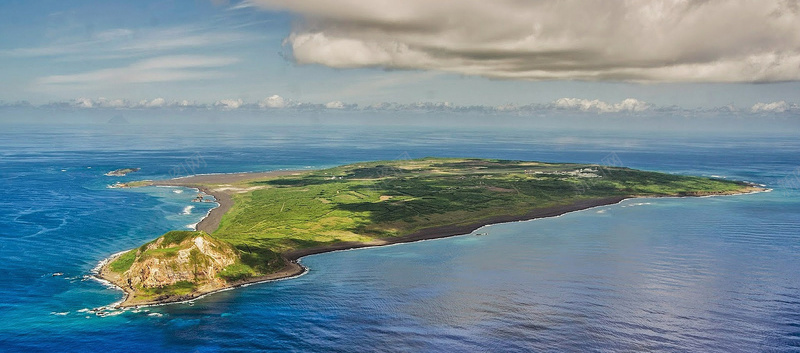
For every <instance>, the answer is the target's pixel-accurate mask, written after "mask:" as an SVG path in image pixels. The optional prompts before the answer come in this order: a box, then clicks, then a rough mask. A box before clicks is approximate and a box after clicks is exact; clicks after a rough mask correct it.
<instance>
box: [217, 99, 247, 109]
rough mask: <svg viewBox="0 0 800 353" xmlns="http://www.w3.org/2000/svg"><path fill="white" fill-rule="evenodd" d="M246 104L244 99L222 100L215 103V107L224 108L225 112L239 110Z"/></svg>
mask: <svg viewBox="0 0 800 353" xmlns="http://www.w3.org/2000/svg"><path fill="white" fill-rule="evenodd" d="M243 104H244V101H242V99H241V98H240V99H221V100H218V101H216V102H215V103H214V106H215V107H218V108H222V109H223V110H233V109H239V107H241V106H242V105H243Z"/></svg>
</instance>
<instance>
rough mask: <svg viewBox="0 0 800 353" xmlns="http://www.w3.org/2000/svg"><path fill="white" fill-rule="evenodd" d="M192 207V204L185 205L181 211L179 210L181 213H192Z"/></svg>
mask: <svg viewBox="0 0 800 353" xmlns="http://www.w3.org/2000/svg"><path fill="white" fill-rule="evenodd" d="M193 209H194V206H186V207H184V208H183V212H181V214H192V210H193Z"/></svg>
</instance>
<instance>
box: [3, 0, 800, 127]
mask: <svg viewBox="0 0 800 353" xmlns="http://www.w3.org/2000/svg"><path fill="white" fill-rule="evenodd" d="M0 33H2V35H0V67H2V68H3V69H2V70H0V82H2V83H3V84H2V85H0V104H6V105H9V104H19V102H29V103H31V104H33V105H45V104H53V103H59V102H66V103H69V104H70V105H72V106H77V107H84V108H91V107H105V108H131V107H139V108H142V107H151V108H165V107H187V106H205V107H219V108H222V109H238V108H240V107H244V106H248V105H249V106H252V107H260V108H264V109H278V108H286V107H293V106H295V107H296V106H298V105H302V104H314V105H316V106H318V107H321V108H326V109H343V108H345V109H346V108H352V109H364V108H366V107H387V106H391V107H395V108H397V107H400V108H401V109H402V108H403V107H412V106H419V105H420V104H427V105H433V106H436V105H440V106H463V107H468V106H486V107H493V109H504V108H503V107H515V106H516V107H519V106H526V105H539V106H547V107H555V108H560V109H575V110H584V111H594V112H601V113H602V112H619V111H631V112H636V111H642V110H647V109H654V107H679V108H681V109H719V108H723V107H727V108H730V109H738V110H743V111H750V112H762V111H768V112H775V111H777V112H797V113H798V114H800V107H798V104H800V3H799V2H797V1H795V0H774V1H763V0H761V1H755V0H741V1H735V2H734V1H723V0H702V1H701V0H696V1H695V0H660V1H659V0H654V1H634V0H620V1H595V2H587V1H579V0H562V1H524V0H494V1H490V2H487V1H485V0H484V1H478V0H439V1H428V0H404V1H398V0H371V1H361V0H304V1H297V0H250V1H234V0H231V1H222V0H218V1H205V0H194V1H188V0H187V1H147V0H141V1H15V0H5V1H3V2H0ZM387 103H394V105H389V104H387Z"/></svg>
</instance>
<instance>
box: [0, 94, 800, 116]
mask: <svg viewBox="0 0 800 353" xmlns="http://www.w3.org/2000/svg"><path fill="white" fill-rule="evenodd" d="M0 107H31V108H57V109H110V110H142V109H176V110H219V111H235V110H249V111H258V110H261V111H270V110H294V111H325V110H337V111H376V112H377V111H395V112H399V111H408V112H460V113H485V114H501V113H502V114H539V113H547V112H572V113H576V114H595V115H602V114H627V115H637V114H646V113H650V112H655V113H658V112H661V113H664V112H671V113H676V114H684V113H697V112H712V113H732V114H748V113H749V114H764V113H785V114H798V115H800V106H798V105H797V104H794V103H787V102H785V101H778V102H770V103H756V104H754V105H753V106H752V107H750V108H749V109H747V108H743V109H740V108H737V107H735V106H733V105H727V106H724V107H716V108H698V109H686V108H681V107H677V106H657V105H654V104H651V103H648V102H644V101H641V100H638V99H635V98H627V99H624V100H622V101H620V102H605V101H601V100H599V99H583V98H559V99H556V100H554V101H552V102H550V103H546V104H527V105H515V104H504V105H498V106H489V105H470V106H463V105H455V104H452V103H450V102H416V103H406V104H402V103H394V102H381V103H375V104H370V105H364V106H359V105H358V104H351V103H346V102H342V101H330V102H327V103H308V102H298V101H295V100H291V99H287V98H284V97H281V96H279V95H272V96H269V97H266V98H264V99H261V100H259V101H257V102H252V103H251V102H246V101H244V100H243V99H241V98H228V99H220V100H217V101H215V102H214V103H211V104H206V103H198V102H195V101H188V100H174V101H170V100H167V99H164V98H161V97H159V98H154V99H151V100H148V99H145V100H140V101H128V100H124V99H108V98H102V97H101V98H96V99H92V98H78V99H75V100H72V101H69V102H53V103H49V104H43V105H40V106H34V105H31V104H30V103H28V102H16V103H7V104H2V103H0Z"/></svg>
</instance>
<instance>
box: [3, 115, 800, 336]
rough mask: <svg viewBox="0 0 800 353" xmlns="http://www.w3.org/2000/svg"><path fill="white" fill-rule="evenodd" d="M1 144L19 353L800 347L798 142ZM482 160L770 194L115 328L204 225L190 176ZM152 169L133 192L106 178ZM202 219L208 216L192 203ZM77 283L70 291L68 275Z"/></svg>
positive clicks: (260, 294) (375, 260) (122, 133)
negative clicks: (183, 182) (140, 264)
mask: <svg viewBox="0 0 800 353" xmlns="http://www.w3.org/2000/svg"><path fill="white" fill-rule="evenodd" d="M2 130H3V131H2V133H0V186H2V187H0V351H23V352H38V351H101V352H111V351H126V352H156V351H165V352H216V351H226V352H229V351H252V350H273V351H281V352H283V351H315V352H371V351H379V352H397V351H410V352H428V351H438V352H460V351H487V352H489V351H534V352H535V351H542V352H564V351H575V352H587V351H603V352H607V351H620V352H640V351H661V352H678V351H694V352H760V351H763V352H798V351H800V173H798V172H797V168H798V167H799V166H800V139H798V134H797V133H796V132H793V131H783V132H778V133H771V134H755V133H752V134H751V133H747V132H741V133H725V134H716V135H715V134H711V135H709V134H707V133H692V134H681V133H658V132H650V133H646V132H639V133H622V132H613V131H606V132H591V131H579V130H553V129H551V130H540V129H534V128H513V129H512V128H499V127H498V128H486V127H483V128H480V129H478V128H475V129H469V128H462V129H444V128H409V127H404V128H399V127H379V126H332V125H324V124H319V125H310V126H309V125H307V126H269V125H252V126H227V127H223V126H221V125H220V126H212V127H208V126H204V127H199V128H190V127H187V126H147V125H136V124H131V125H129V126H124V127H121V126H108V125H61V126H53V125H41V124H40V125H15V124H6V125H4V126H2ZM424 156H461V157H463V156H472V157H491V158H505V159H526V160H544V161H570V162H587V163H602V161H604V160H606V161H608V160H609V159H608V157H609V156H611V157H614V158H615V159H614V160H615V161H618V162H619V163H622V164H623V165H625V166H628V167H632V168H639V169H647V170H656V171H664V172H670V173H679V174H693V175H706V176H711V175H717V176H721V177H727V178H732V179H740V180H748V181H753V182H757V183H763V184H766V185H768V186H769V187H772V188H774V189H775V190H774V191H773V192H770V193H761V194H753V195H740V196H730V197H713V198H691V199H689V198H687V199H638V200H628V201H625V202H623V203H621V204H619V205H613V206H606V207H601V208H595V209H590V210H584V211H580V212H575V213H572V214H568V215H564V216H562V217H558V218H550V219H541V220H535V221H529V222H520V223H511V224H501V225H493V226H489V227H486V228H484V229H483V230H481V232H488V233H489V235H488V236H482V237H476V236H469V235H467V236H461V237H453V238H448V239H441V240H434V241H424V242H418V243H413V244H404V245H397V246H390V247H384V248H373V249H363V250H356V251H346V252H336V253H328V254H322V255H316V256H311V257H307V258H304V259H303V260H302V262H303V263H304V264H305V265H306V266H308V267H309V268H310V272H309V273H307V274H306V275H304V276H302V277H299V278H296V279H291V280H285V281H279V282H272V283H264V284H258V285H252V286H249V287H246V288H240V289H236V290H232V291H226V292H222V293H218V294H214V295H211V296H207V297H204V298H202V299H199V300H197V301H195V302H193V303H187V304H175V305H167V306H160V307H152V308H148V309H146V310H142V311H138V312H134V311H125V312H119V313H114V314H118V315H114V316H107V317H101V316H97V315H95V314H94V313H93V312H91V311H90V310H91V309H94V308H97V307H101V306H104V305H108V304H111V303H113V302H115V301H118V300H119V299H120V298H121V297H122V293H121V292H119V291H117V290H115V289H113V288H107V287H105V286H103V285H102V284H101V283H99V282H97V281H95V280H92V279H91V278H89V277H87V275H89V274H90V273H91V271H92V268H93V267H95V265H96V264H97V263H98V262H99V261H101V260H102V259H103V258H105V257H107V256H109V255H111V254H113V253H115V252H118V251H122V250H125V249H129V248H132V247H135V246H138V245H140V244H141V243H143V242H145V241H148V240H150V239H152V238H154V237H157V236H159V235H160V234H161V233H163V232H165V231H167V230H171V229H186V227H187V225H191V224H193V223H195V222H197V221H198V220H199V219H200V218H201V217H202V216H203V215H205V213H206V212H207V211H208V208H209V207H211V205H210V204H192V203H190V202H189V201H190V200H191V199H192V198H193V197H194V195H193V193H192V190H188V189H186V190H182V189H171V188H145V189H138V190H119V189H108V188H107V185H109V184H111V183H113V182H115V181H121V180H135V179H151V178H166V177H168V176H170V175H171V174H176V173H177V174H188V173H190V172H193V173H218V172H238V171H264V170H274V169H282V168H292V169H297V168H320V167H326V166H332V165H337V164H342V163H348V162H355V161H360V160H374V159H394V158H406V157H411V158H415V157H424ZM122 167H140V168H142V170H141V171H140V172H138V173H134V174H131V175H129V176H127V177H122V178H119V177H117V178H115V177H108V176H104V175H103V174H104V173H105V172H107V171H109V170H113V169H117V168H122ZM192 205H194V206H195V207H194V208H187V206H192ZM56 272H61V273H63V274H64V275H63V276H53V275H52V274H53V273H56Z"/></svg>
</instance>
